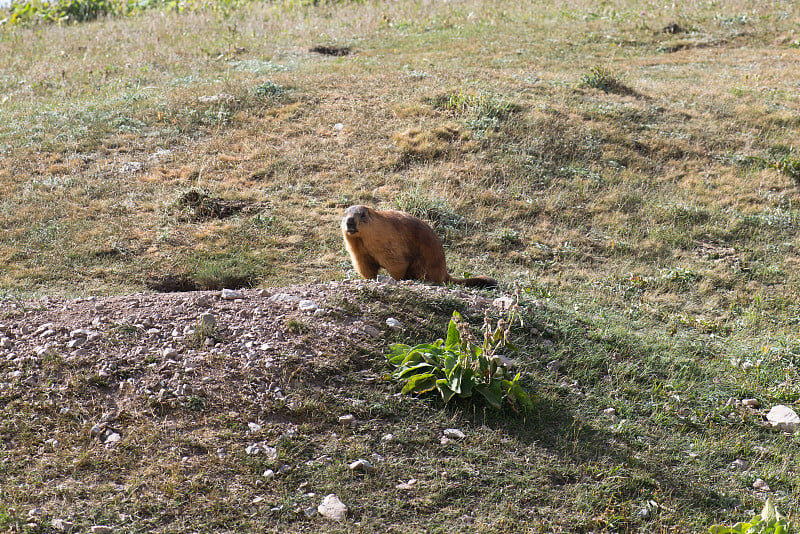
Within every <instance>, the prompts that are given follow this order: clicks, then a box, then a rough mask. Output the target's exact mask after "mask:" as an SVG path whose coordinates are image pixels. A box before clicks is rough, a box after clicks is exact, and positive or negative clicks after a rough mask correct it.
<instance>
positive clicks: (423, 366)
mask: <svg viewBox="0 0 800 534" xmlns="http://www.w3.org/2000/svg"><path fill="white" fill-rule="evenodd" d="M430 369H434V367H433V366H432V365H430V364H428V363H425V362H422V363H418V364H416V365H414V366H411V367H401V368H399V369H398V370H397V371H395V372H394V374H393V375H392V376H393V377H395V378H398V379H399V378H405V377H407V376H408V375H412V374H415V375H416V374H422V373H427V372H430V371H429V370H430Z"/></svg>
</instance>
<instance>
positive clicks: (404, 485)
mask: <svg viewBox="0 0 800 534" xmlns="http://www.w3.org/2000/svg"><path fill="white" fill-rule="evenodd" d="M416 485H417V479H416V478H412V479H411V480H409V481H408V482H400V483H399V484H398V485H396V486H395V488H397V489H399V490H405V491H410V490H412V489H414V486H416Z"/></svg>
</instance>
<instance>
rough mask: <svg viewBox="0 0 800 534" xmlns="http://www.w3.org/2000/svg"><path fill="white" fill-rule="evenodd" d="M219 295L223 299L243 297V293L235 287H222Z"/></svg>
mask: <svg viewBox="0 0 800 534" xmlns="http://www.w3.org/2000/svg"><path fill="white" fill-rule="evenodd" d="M221 296H222V298H223V299H225V300H236V299H243V298H244V293H242V292H241V291H237V290H235V289H223V290H222V293H221Z"/></svg>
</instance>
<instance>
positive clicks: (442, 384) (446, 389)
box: [436, 378, 455, 402]
mask: <svg viewBox="0 0 800 534" xmlns="http://www.w3.org/2000/svg"><path fill="white" fill-rule="evenodd" d="M436 388H437V389H438V390H439V393H441V394H442V400H443V401H444V402H450V399H452V398H453V395H455V391H453V390H452V389H450V386H449V385H448V383H447V379H445V378H440V379H439V380H437V381H436Z"/></svg>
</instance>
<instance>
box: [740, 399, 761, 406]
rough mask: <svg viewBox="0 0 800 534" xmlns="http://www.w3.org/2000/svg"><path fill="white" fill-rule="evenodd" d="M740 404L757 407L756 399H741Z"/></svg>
mask: <svg viewBox="0 0 800 534" xmlns="http://www.w3.org/2000/svg"><path fill="white" fill-rule="evenodd" d="M742 406H747V407H748V408H758V399H742Z"/></svg>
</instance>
